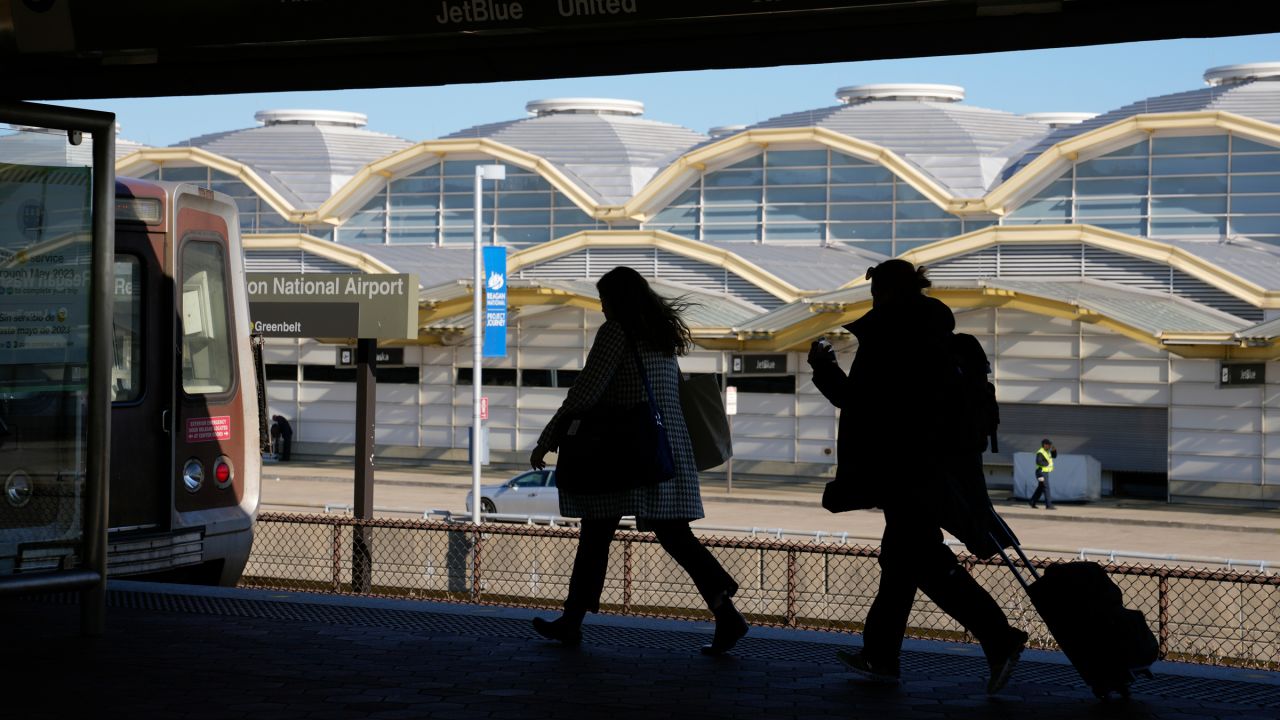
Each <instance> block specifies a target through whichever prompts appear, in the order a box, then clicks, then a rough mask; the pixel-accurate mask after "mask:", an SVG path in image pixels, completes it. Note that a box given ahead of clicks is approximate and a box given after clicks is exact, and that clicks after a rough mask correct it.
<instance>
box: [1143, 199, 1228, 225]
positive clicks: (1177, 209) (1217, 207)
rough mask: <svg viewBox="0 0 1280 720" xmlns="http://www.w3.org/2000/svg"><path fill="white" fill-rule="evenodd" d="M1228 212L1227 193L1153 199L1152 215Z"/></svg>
mask: <svg viewBox="0 0 1280 720" xmlns="http://www.w3.org/2000/svg"><path fill="white" fill-rule="evenodd" d="M1226 212H1227V196H1226V195H1217V196H1213V195H1210V196H1208V197H1176V198H1165V197H1158V198H1152V200H1151V217H1152V218H1157V219H1158V218H1160V217H1161V216H1165V217H1168V216H1170V215H1223V214H1226Z"/></svg>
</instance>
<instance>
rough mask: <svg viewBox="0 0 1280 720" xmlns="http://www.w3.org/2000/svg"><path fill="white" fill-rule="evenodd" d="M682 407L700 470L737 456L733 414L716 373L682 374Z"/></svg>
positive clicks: (695, 459)
mask: <svg viewBox="0 0 1280 720" xmlns="http://www.w3.org/2000/svg"><path fill="white" fill-rule="evenodd" d="M680 409H681V410H683V411H684V424H685V425H686V426H687V427H688V428H689V440H690V441H692V443H693V459H694V462H695V464H696V465H697V466H698V469H699V470H710V469H711V468H713V467H717V466H720V465H723V464H724V463H725V462H727V461H728V460H729V458H730V457H733V437H732V436H731V435H730V433H729V416H728V415H727V414H725V410H724V398H723V397H721V396H720V383H718V382H716V376H715V375H693V376H691V377H688V378H686V377H684V374H683V373H681V375H680Z"/></svg>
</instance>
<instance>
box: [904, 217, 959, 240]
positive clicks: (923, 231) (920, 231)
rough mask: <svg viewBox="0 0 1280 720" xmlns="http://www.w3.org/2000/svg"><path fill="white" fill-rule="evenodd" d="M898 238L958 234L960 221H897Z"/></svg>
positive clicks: (937, 236)
mask: <svg viewBox="0 0 1280 720" xmlns="http://www.w3.org/2000/svg"><path fill="white" fill-rule="evenodd" d="M895 232H896V234H897V237H900V238H945V237H951V236H953V235H959V234H960V221H959V220H953V221H951V222H899V223H898V224H897V228H896V229H895Z"/></svg>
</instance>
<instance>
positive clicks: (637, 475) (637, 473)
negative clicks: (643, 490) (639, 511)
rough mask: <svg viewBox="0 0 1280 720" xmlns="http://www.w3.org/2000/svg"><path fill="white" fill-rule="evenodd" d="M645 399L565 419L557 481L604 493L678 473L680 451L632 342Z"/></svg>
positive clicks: (582, 490) (579, 489) (573, 489)
mask: <svg viewBox="0 0 1280 720" xmlns="http://www.w3.org/2000/svg"><path fill="white" fill-rule="evenodd" d="M631 354H632V357H633V358H634V359H635V362H636V367H637V368H638V369H639V370H640V377H641V378H643V379H644V391H645V395H646V396H647V397H646V400H645V402H638V403H633V404H631V405H596V406H594V407H591V408H589V409H587V410H583V411H580V412H575V413H570V414H566V416H565V417H564V418H562V419H561V421H560V427H561V428H563V429H562V430H561V431H560V439H559V451H558V453H557V459H556V484H557V485H558V486H559V487H560V489H561V490H562V491H564V492H568V493H576V494H580V495H602V494H605V493H614V492H619V491H622V490H630V489H633V488H639V487H648V486H651V485H657V484H658V483H660V482H663V481H665V480H670V479H671V478H673V477H675V476H676V464H675V456H674V454H673V453H672V451H671V442H670V441H669V440H668V438H667V429H666V426H665V425H664V424H663V421H662V411H661V410H659V409H658V403H657V401H656V400H655V399H654V397H653V386H652V385H650V383H649V376H648V375H647V374H646V373H645V371H644V363H643V362H641V360H640V355H639V353H638V352H636V349H635V346H634V345H632V348H631Z"/></svg>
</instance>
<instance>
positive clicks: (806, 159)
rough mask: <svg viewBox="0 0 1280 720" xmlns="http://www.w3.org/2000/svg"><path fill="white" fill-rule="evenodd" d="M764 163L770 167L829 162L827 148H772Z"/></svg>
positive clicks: (823, 164)
mask: <svg viewBox="0 0 1280 720" xmlns="http://www.w3.org/2000/svg"><path fill="white" fill-rule="evenodd" d="M764 164H765V165H766V166H768V167H795V166H803V165H810V166H813V165H821V166H823V167H825V166H826V164H827V151H826V150H770V151H768V152H767V153H765V156H764Z"/></svg>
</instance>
